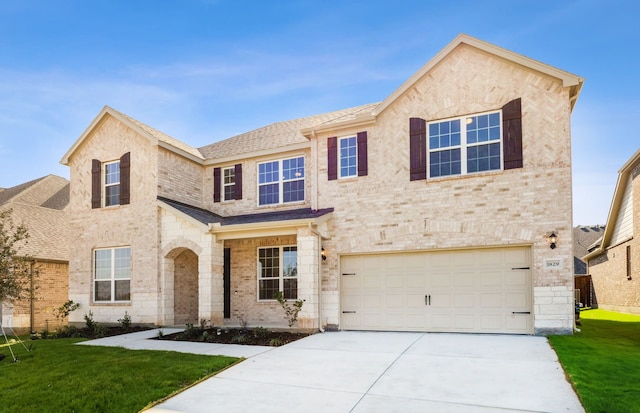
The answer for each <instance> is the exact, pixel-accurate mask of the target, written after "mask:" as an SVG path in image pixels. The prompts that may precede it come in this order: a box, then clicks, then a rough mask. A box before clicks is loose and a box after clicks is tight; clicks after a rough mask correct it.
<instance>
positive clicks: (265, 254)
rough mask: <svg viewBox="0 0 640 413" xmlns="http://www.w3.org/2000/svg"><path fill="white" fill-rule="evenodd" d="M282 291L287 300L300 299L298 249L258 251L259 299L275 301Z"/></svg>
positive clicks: (282, 248) (260, 249) (276, 248)
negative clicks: (275, 297)
mask: <svg viewBox="0 0 640 413" xmlns="http://www.w3.org/2000/svg"><path fill="white" fill-rule="evenodd" d="M278 291H282V292H283V294H284V298H285V299H297V298H298V248H297V247H291V246H288V247H269V248H259V249H258V299H259V300H273V299H274V296H275V295H276V294H277V293H278Z"/></svg>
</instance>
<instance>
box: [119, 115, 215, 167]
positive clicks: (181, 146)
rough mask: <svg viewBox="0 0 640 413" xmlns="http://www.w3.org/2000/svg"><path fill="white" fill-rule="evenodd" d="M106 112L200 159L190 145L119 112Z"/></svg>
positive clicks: (198, 154) (200, 155) (196, 151)
mask: <svg viewBox="0 0 640 413" xmlns="http://www.w3.org/2000/svg"><path fill="white" fill-rule="evenodd" d="M107 109H108V111H112V112H113V113H115V114H117V115H120V116H122V117H123V118H125V119H126V120H128V121H129V122H131V123H133V124H134V125H136V126H137V127H138V128H140V129H142V130H143V131H145V132H146V133H147V134H149V135H151V136H152V137H154V138H156V139H158V140H159V141H160V142H164V143H167V144H169V145H171V146H173V147H175V148H178V149H180V150H182V151H184V152H187V153H189V154H191V155H193V156H195V157H197V158H202V154H201V153H200V151H199V150H198V149H196V148H194V147H192V146H190V145H187V144H186V143H184V142H181V141H179V140H178V139H176V138H173V137H171V136H169V135H167V134H166V133H164V132H160V131H159V130H157V129H155V128H152V127H151V126H149V125H147V124H146V123H142V122H140V121H139V120H137V119H134V118H132V117H130V116H128V115H125V114H124V113H122V112H119V111H117V110H115V109H113V108H111V107H107Z"/></svg>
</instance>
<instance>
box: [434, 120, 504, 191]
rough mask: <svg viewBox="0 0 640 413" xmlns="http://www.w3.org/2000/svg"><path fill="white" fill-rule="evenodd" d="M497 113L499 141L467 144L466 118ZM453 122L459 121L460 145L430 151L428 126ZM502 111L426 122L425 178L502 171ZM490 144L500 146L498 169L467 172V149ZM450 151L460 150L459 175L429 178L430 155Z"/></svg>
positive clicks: (449, 176) (446, 176) (448, 176)
mask: <svg viewBox="0 0 640 413" xmlns="http://www.w3.org/2000/svg"><path fill="white" fill-rule="evenodd" d="M494 113H497V114H498V115H499V116H500V121H499V124H500V139H499V140H495V141H486V142H476V143H471V144H467V142H466V139H467V118H472V117H475V116H482V115H490V114H494ZM453 120H459V121H460V145H457V146H448V147H446V148H436V149H431V145H430V143H431V142H430V139H429V125H432V124H434V123H442V122H450V121H453ZM502 127H503V125H502V111H501V110H490V111H487V112H480V113H472V114H468V115H464V116H457V117H453V118H446V119H438V120H434V121H432V122H427V125H426V129H427V132H426V133H427V137H426V138H427V159H426V161H427V178H429V179H448V178H455V177H459V176H468V175H477V174H484V173H495V172H499V171H503V170H504V152H503V148H502V145H503V142H502V134H503V130H502ZM491 143H499V144H500V169H490V170H487V171H477V172H467V148H470V147H473V146H481V145H488V144H491ZM450 149H460V173H459V174H456V175H445V176H434V177H432V176H431V162H430V159H431V156H430V155H431V153H432V152H440V151H443V150H450Z"/></svg>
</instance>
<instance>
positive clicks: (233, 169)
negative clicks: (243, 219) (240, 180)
mask: <svg viewBox="0 0 640 413" xmlns="http://www.w3.org/2000/svg"><path fill="white" fill-rule="evenodd" d="M229 170H231V171H233V183H232V184H227V183H225V182H224V172H225V171H229ZM220 179H221V180H222V182H221V184H222V185H221V187H222V194H221V195H222V197H221V198H222V201H225V202H226V201H235V199H236V197H235V185H236V167H235V166H228V167H226V168H221V172H220ZM232 185H233V187H234V196H233V198H230V199H227V196H226V193H227V191H226V190H225V189H226V187H228V186H232Z"/></svg>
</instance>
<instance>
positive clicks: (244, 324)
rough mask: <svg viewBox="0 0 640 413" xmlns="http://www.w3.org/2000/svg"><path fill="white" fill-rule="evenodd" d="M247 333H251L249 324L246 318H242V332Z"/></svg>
mask: <svg viewBox="0 0 640 413" xmlns="http://www.w3.org/2000/svg"><path fill="white" fill-rule="evenodd" d="M247 331H249V322H248V321H247V320H246V319H245V318H244V317H240V332H242V333H246V332H247Z"/></svg>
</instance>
